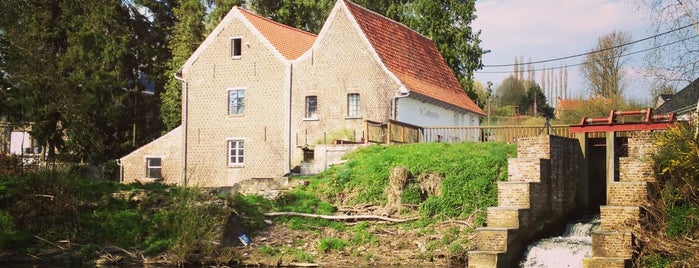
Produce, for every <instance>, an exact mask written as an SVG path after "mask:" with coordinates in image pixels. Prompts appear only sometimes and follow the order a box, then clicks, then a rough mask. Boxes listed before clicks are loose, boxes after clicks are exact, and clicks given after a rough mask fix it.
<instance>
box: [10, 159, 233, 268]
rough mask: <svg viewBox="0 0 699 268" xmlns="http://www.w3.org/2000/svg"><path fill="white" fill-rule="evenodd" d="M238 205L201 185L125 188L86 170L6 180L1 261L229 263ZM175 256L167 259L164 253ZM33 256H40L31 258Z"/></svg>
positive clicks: (32, 175)
mask: <svg viewBox="0 0 699 268" xmlns="http://www.w3.org/2000/svg"><path fill="white" fill-rule="evenodd" d="M234 206H235V202H234V200H233V199H231V198H214V197H212V196H211V195H209V194H206V193H204V192H202V191H200V190H199V189H196V188H178V187H169V186H164V185H157V184H154V185H146V186H143V185H135V184H132V185H124V184H119V183H115V182H110V181H107V180H94V179H86V178H83V177H81V175H80V173H79V172H76V171H75V170H74V171H66V172H60V173H53V172H37V173H24V174H23V175H7V173H3V174H2V175H0V252H2V254H0V256H3V259H4V260H5V261H8V260H27V259H29V260H33V261H39V262H43V261H46V260H48V259H51V260H52V262H61V261H63V262H72V263H80V262H82V261H92V260H94V259H98V258H101V259H102V260H103V261H107V262H111V263H119V262H121V261H122V259H123V258H124V257H130V258H131V259H132V260H138V261H143V260H144V259H143V258H145V256H155V257H156V258H151V261H154V262H159V261H165V262H167V263H184V262H190V261H197V262H199V261H204V262H212V263H221V262H222V263H226V262H228V261H230V260H231V259H233V257H235V255H234V254H233V253H234V252H233V251H232V250H230V249H228V248H224V247H221V246H219V243H214V242H211V241H216V240H218V239H220V237H221V231H220V230H221V229H222V226H223V225H224V224H226V221H227V220H228V218H229V217H228V216H229V215H230V213H231V211H234ZM163 252H168V255H167V258H164V257H161V256H159V254H160V253H163ZM27 256H35V258H28V257H27Z"/></svg>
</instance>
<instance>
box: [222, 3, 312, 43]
mask: <svg viewBox="0 0 699 268" xmlns="http://www.w3.org/2000/svg"><path fill="white" fill-rule="evenodd" d="M235 8H236V9H238V11H240V12H241V13H246V14H249V15H251V16H254V17H257V18H260V19H263V20H265V21H267V22H270V23H272V24H275V25H278V26H281V27H283V28H286V29H289V30H293V31H296V32H299V33H303V34H306V35H309V36H314V37H317V36H318V35H317V34H314V33H312V32H307V31H304V30H301V29H298V28H295V27H291V26H289V25H286V24H283V23H279V22H276V21H273V20H272V19H269V18H266V17H264V16H261V15H258V14H255V13H254V12H252V11H249V10H247V9H245V8H242V7H240V6H236V7H235Z"/></svg>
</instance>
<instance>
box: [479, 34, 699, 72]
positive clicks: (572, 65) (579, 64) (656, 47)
mask: <svg viewBox="0 0 699 268" xmlns="http://www.w3.org/2000/svg"><path fill="white" fill-rule="evenodd" d="M697 37H699V36H697V35H695V36H692V37H689V38H685V39H682V40H677V41H674V42H670V43H667V44H662V45H659V46H655V47H651V48H646V49H642V50H639V51H634V52H629V53H626V54H622V55H619V57H627V56H631V55H635V54H638V53H643V52H646V51H650V50H654V49H658V48H661V47H665V46H669V45H674V44H677V43H681V42H684V41H687V40H690V39H694V38H697ZM611 59H613V58H604V59H598V60H595V61H589V62H581V63H576V64H571V65H567V64H566V65H564V66H560V67H547V68H539V69H536V68H535V69H531V70H527V71H534V72H537V71H549V70H558V69H563V68H568V67H576V66H581V65H583V64H585V63H594V62H601V61H606V60H611ZM517 65H519V64H517ZM511 66H514V64H512V65H511ZM476 72H477V73H481V74H508V73H512V70H510V71H485V72H481V71H476Z"/></svg>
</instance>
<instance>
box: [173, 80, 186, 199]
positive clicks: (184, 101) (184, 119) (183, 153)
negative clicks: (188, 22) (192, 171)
mask: <svg viewBox="0 0 699 268" xmlns="http://www.w3.org/2000/svg"><path fill="white" fill-rule="evenodd" d="M174 76H175V79H177V80H178V81H180V82H182V83H184V90H183V94H182V100H183V107H182V111H183V112H184V113H183V114H184V115H183V116H182V128H184V143H183V146H182V186H184V187H187V129H188V128H187V126H188V124H189V120H188V119H189V118H188V115H189V83H187V80H185V79H184V78H182V68H180V69H179V70H178V71H177V72H176V73H175V74H174Z"/></svg>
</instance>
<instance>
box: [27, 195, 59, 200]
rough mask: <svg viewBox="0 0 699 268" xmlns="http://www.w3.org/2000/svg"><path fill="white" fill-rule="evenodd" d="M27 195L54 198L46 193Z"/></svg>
mask: <svg viewBox="0 0 699 268" xmlns="http://www.w3.org/2000/svg"><path fill="white" fill-rule="evenodd" d="M29 196H31V197H45V198H48V199H51V201H53V199H54V198H55V197H54V196H53V195H47V194H30V195H29Z"/></svg>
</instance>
